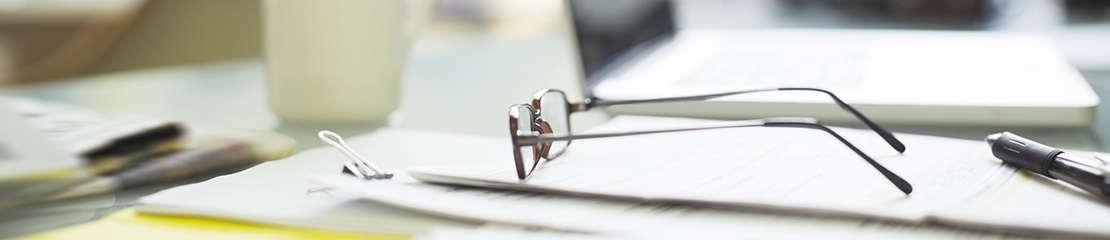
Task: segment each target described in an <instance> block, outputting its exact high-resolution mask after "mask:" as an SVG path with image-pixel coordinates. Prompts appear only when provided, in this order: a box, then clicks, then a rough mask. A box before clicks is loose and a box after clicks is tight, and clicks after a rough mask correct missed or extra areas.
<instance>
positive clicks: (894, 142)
mask: <svg viewBox="0 0 1110 240" xmlns="http://www.w3.org/2000/svg"><path fill="white" fill-rule="evenodd" d="M773 91H816V92H821V93H824V94H825V95H829V97H831V98H832V100H833V101H834V102H836V105H838V106H840V108H841V109H844V110H845V111H848V112H849V113H851V114H852V115H853V116H855V117H856V119H859V121H860V122H863V124H864V125H867V128H869V129H871V130H872V131H875V133H876V134H879V136H880V137H882V138H883V140H886V143H887V144H890V146H891V147H893V148H894V150H898V152H899V153H902V152H906V145H905V144H902V141H899V140H898V138H895V137H894V134H892V133H890V131H887V130H886V129H885V128H883V127H880V126H879V125H878V124H875V122H872V121H871V119H867V117H864V116H863V114H862V113H860V112H859V111H857V110H856V109H855V108H852V106H850V105H848V103H845V102H844V101H843V100H840V98H839V97H837V96H836V95H835V94H833V93H832V92H829V91H827V90H824V89H818V88H764V89H752V90H744V91H735V92H724V93H716V94H706V95H697V96H687V97H671V98H655V99H638V100H604V99H598V98H591V99H588V100H587V101H586V102H585V103H583V104H581V105H577V106H573V105H572V106H571V109H573V110H574V111H576V112H577V111H586V110H589V109H590V108H594V107H607V106H615V105H626V104H638V103H661V102H681V101H700V100H709V99H714V98H719V97H724V96H731V95H737V94H745V93H756V92H773Z"/></svg>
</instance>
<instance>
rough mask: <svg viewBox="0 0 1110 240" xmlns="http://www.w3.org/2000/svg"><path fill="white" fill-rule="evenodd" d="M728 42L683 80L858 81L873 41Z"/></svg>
mask: <svg viewBox="0 0 1110 240" xmlns="http://www.w3.org/2000/svg"><path fill="white" fill-rule="evenodd" d="M861 40H862V41H861ZM728 42H730V44H729V45H728V46H725V47H724V48H722V49H721V51H718V52H716V53H714V54H713V55H711V56H710V57H708V58H706V59H705V60H704V62H703V63H702V64H699V65H698V66H697V67H695V68H694V70H693V71H691V72H690V73H689V74H687V75H686V76H685V77H683V78H682V79H681V80H680V82H679V83H682V84H695V85H702V86H719V87H729V88H739V87H743V88H752V87H781V86H791V87H819V88H834V87H835V88H850V87H856V86H859V84H860V79H861V75H862V73H863V69H864V61H865V57H866V56H865V54H866V52H865V49H866V47H867V43H868V42H870V41H866V40H865V39H858V38H844V39H785V38H783V39H773V38H772V39H768V38H763V39H751V38H748V39H741V38H737V39H730V40H729V41H728Z"/></svg>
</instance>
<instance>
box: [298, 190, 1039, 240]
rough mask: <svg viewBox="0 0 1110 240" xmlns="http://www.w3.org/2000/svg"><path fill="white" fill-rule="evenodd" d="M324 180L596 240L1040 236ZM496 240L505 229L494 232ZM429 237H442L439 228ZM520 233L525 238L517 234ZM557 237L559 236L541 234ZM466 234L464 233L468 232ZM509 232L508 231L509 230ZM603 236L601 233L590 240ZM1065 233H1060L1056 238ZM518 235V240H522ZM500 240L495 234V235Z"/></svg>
mask: <svg viewBox="0 0 1110 240" xmlns="http://www.w3.org/2000/svg"><path fill="white" fill-rule="evenodd" d="M313 179H314V180H315V181H317V182H319V183H322V184H325V185H328V186H332V187H335V188H339V189H342V190H344V191H346V192H349V193H351V194H355V195H358V196H361V197H363V198H366V199H370V200H373V201H375V202H379V203H383V204H387V205H392V206H397V207H401V208H407V209H412V210H417V211H422V212H430V213H436V214H439V215H443V216H451V217H455V218H461V219H477V220H484V221H489V222H493V223H506V224H514V225H518V226H519V225H523V226H527V227H530V228H531V229H539V230H555V232H559V231H562V232H573V233H588V234H591V235H585V236H583V235H581V234H578V235H571V236H568V237H571V238H585V239H598V238H600V237H611V238H618V239H1041V238H1044V237H1045V235H1036V234H1033V235H1021V234H1014V233H999V232H987V231H978V230H965V229H957V228H952V227H947V226H941V225H936V224H915V225H911V224H905V223H898V222H889V221H871V220H862V219H858V218H847V217H839V216H834V215H827V214H817V213H788V212H778V211H768V210H767V209H760V208H745V209H738V208H719V207H711V206H693V205H684V204H668V203H643V202H634V201H621V200H613V199H606V198H592V197H577V196H567V195H554V194H544V193H535V192H525V191H513V190H498V189H489V188H472V187H459V186H448V185H433V184H427V183H421V182H418V181H416V180H414V179H411V178H409V176H407V175H405V174H397V175H395V176H394V179H393V180H388V181H381V180H369V181H367V180H361V179H357V178H354V177H350V176H344V175H338V174H329V175H319V176H314V177H313ZM489 234H490V235H491V236H490V237H491V238H493V237H494V236H498V235H504V234H506V233H502V234H494V233H489ZM429 235H433V236H435V235H441V234H437V233H436V232H435V231H433V232H432V233H430V234H429ZM516 235H518V236H520V235H527V234H525V233H516ZM538 235H541V236H542V237H551V238H554V237H556V236H558V235H555V234H538ZM464 236H467V235H464ZM510 236H511V235H510ZM591 236H600V237H591ZM1054 237H1055V238H1060V236H1054ZM522 238H523V237H517V238H516V239H522ZM493 239H495V238H493Z"/></svg>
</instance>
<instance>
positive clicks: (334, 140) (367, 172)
mask: <svg viewBox="0 0 1110 240" xmlns="http://www.w3.org/2000/svg"><path fill="white" fill-rule="evenodd" d="M316 136H319V137H320V141H324V143H327V144H328V145H331V146H332V147H335V148H336V149H339V151H340V152H343V154H344V155H347V158H348V159H350V161H348V162H347V163H344V164H343V173H344V174H348V175H353V176H355V177H358V178H359V179H365V180H370V179H390V178H393V173H390V172H386V171H384V170H382V169H381V168H379V167H378V165H375V164H374V162H371V161H370V160H366V157H363V156H362V154H358V152H356V151H355V150H354V149H351V146H348V145H347V142H345V141H343V137H342V136H339V134H337V133H335V132H332V131H328V130H323V131H320V132H319V133H317V134H316Z"/></svg>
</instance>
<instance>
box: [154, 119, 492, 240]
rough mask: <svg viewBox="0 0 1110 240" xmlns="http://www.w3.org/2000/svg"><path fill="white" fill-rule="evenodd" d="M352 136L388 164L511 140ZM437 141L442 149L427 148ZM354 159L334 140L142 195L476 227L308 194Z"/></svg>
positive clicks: (285, 213)
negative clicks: (317, 178) (317, 179)
mask: <svg viewBox="0 0 1110 240" xmlns="http://www.w3.org/2000/svg"><path fill="white" fill-rule="evenodd" d="M347 142H348V143H349V144H350V145H351V147H353V148H354V149H355V150H357V151H359V152H360V153H362V155H363V156H366V157H367V158H368V159H371V160H373V161H375V162H376V163H377V164H378V165H379V166H381V167H383V168H386V169H397V168H404V167H411V166H423V165H428V164H444V163H447V162H450V161H466V159H467V156H488V155H489V154H490V151H494V150H503V147H504V141H503V139H497V138H486V137H472V136H462V135H455V134H444V133H431V132H423V131H413V130H397V129H384V130H379V131H377V132H375V133H373V134H370V135H366V136H360V137H356V138H352V139H348V141H347ZM440 143H450V144H440ZM433 146H434V147H436V148H437V151H427V149H429V147H433ZM448 154H449V155H448ZM448 156H452V157H448ZM346 161H347V158H345V157H344V156H343V154H342V153H340V152H339V151H338V150H336V149H332V148H331V147H325V148H317V149H312V150H308V151H305V152H302V153H299V154H296V155H294V156H292V157H289V158H286V159H282V160H276V161H272V162H267V163H263V164H260V165H258V166H255V167H253V168H250V169H247V170H244V171H242V172H239V173H235V174H231V175H227V176H222V177H217V178H213V179H211V180H208V181H205V182H201V183H196V184H191V185H186V186H181V187H175V188H172V189H168V190H164V191H161V192H158V193H155V194H153V195H150V196H147V197H144V198H142V199H140V201H139V202H140V203H141V204H142V205H141V206H140V207H138V211H139V212H141V213H147V214H162V215H185V216H195V217H207V218H217V219H227V220H234V221H245V222H253V223H261V224H268V225H278V226H294V227H308V228H320V229H333V230H341V231H353V232H363V233H388V234H415V233H421V232H424V231H426V230H427V229H429V228H431V227H434V226H455V227H464V228H471V227H474V226H477V224H478V223H474V222H465V221H458V220H450V219H445V218H441V217H435V216H430V215H426V214H420V213H415V212H411V211H406V210H401V209H397V208H393V207H388V206H382V205H380V204H375V203H371V202H367V201H360V200H358V197H356V196H353V195H349V194H344V193H342V192H335V191H317V192H314V193H308V190H310V189H319V188H321V187H323V186H322V185H319V184H315V183H312V182H309V181H308V180H306V179H305V178H306V177H307V175H308V174H312V173H315V174H323V173H339V172H340V170H341V165H342V164H343V163H344V162H346Z"/></svg>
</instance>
